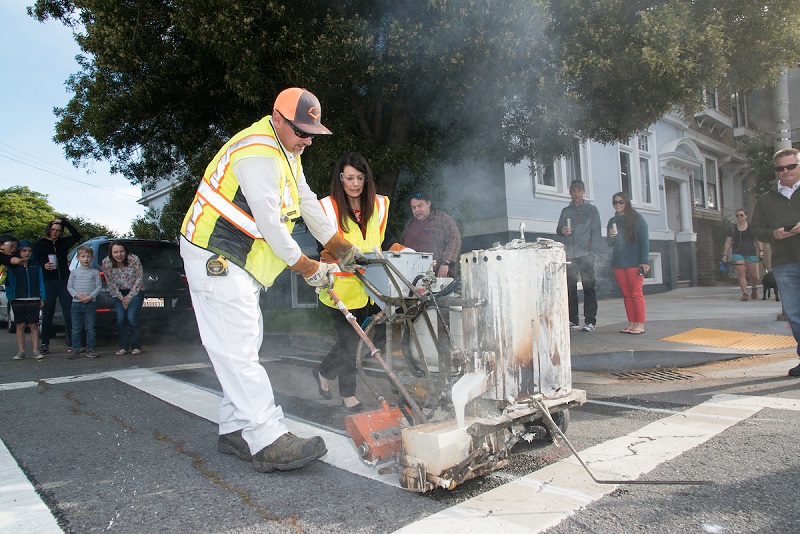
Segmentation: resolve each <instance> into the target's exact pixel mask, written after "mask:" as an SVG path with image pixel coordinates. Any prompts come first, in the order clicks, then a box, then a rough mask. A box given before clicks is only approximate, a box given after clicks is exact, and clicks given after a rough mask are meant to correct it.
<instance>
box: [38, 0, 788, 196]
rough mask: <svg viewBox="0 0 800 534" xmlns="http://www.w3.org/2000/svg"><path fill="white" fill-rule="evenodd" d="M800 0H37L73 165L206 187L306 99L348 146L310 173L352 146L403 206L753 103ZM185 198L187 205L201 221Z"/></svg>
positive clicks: (316, 173) (772, 73) (315, 153)
mask: <svg viewBox="0 0 800 534" xmlns="http://www.w3.org/2000/svg"><path fill="white" fill-rule="evenodd" d="M798 8H800V0H764V1H761V2H753V1H752V0H704V1H703V2H698V1H688V2H687V1H686V0H519V1H516V2H507V1H502V2H501V1H499V0H428V1H426V2H418V1H417V2H415V1H411V0H338V1H335V2H323V1H313V0H309V1H306V2H296V1H294V2H292V1H288V0H273V1H270V2H244V1H241V0H226V1H222V0H148V1H146V2H145V1H143V0H129V1H127V2H119V1H118V0H37V2H36V4H35V6H34V8H32V9H30V10H29V12H30V13H31V14H32V15H34V16H35V17H37V18H38V19H39V20H42V21H43V20H46V19H48V18H54V19H57V20H60V21H62V22H63V23H65V24H68V25H72V26H73V27H74V28H75V30H76V40H77V41H78V43H79V45H80V46H81V49H82V50H83V52H84V54H85V55H84V57H83V58H82V59H81V69H82V70H81V71H80V72H78V73H76V74H75V75H73V76H72V77H70V79H69V80H68V83H67V85H68V88H69V89H70V90H71V91H72V92H73V93H74V96H73V98H72V99H71V100H70V102H69V103H68V105H67V106H66V107H65V108H62V109H59V110H57V115H58V117H59V121H58V124H57V127H56V131H57V134H56V140H57V141H58V142H59V143H61V144H63V145H64V147H65V151H66V153H67V155H68V157H70V158H72V159H74V160H81V159H85V158H90V159H92V158H93V159H106V160H109V161H110V162H111V164H112V170H114V171H118V172H121V173H122V174H123V175H125V176H126V177H127V178H128V179H129V180H131V182H132V183H136V184H144V185H145V186H147V185H148V184H151V183H153V182H155V181H156V180H158V179H161V178H170V179H176V178H177V179H184V180H189V181H194V182H196V180H197V179H198V177H199V176H201V175H202V173H203V170H204V168H205V165H206V163H207V162H208V161H209V160H210V158H211V157H212V155H213V153H214V152H215V151H216V150H217V149H218V147H219V146H221V145H222V144H223V142H224V141H225V140H226V139H227V138H228V137H230V136H231V135H232V134H233V133H235V132H236V131H237V130H239V129H241V128H242V127H244V126H247V125H249V124H250V123H252V122H254V121H255V120H257V119H258V118H260V117H261V116H263V115H266V114H268V113H270V112H271V109H270V108H271V105H272V101H273V99H274V97H275V95H276V94H277V93H278V92H279V90H281V89H283V88H284V87H286V86H289V85H300V86H304V87H308V88H309V89H311V90H312V91H313V92H314V93H315V94H317V96H319V97H320V100H321V102H322V103H323V109H324V120H325V122H326V124H327V125H328V126H329V127H331V129H332V130H333V131H334V133H335V135H334V136H332V137H331V138H317V139H316V140H315V145H316V146H314V147H313V149H312V150H311V151H309V153H308V155H307V156H306V157H304V164H305V166H306V169H307V176H308V177H309V181H310V182H311V183H312V187H314V189H315V190H317V191H320V192H324V191H325V190H326V189H327V184H328V182H329V179H330V178H329V173H330V168H331V166H332V162H333V161H335V160H336V158H337V157H338V156H339V154H341V153H342V152H343V151H346V150H357V151H360V152H362V153H363V154H364V155H365V156H367V158H368V159H369V161H370V164H371V166H372V167H373V170H374V171H375V173H376V174H377V176H378V177H379V190H380V191H381V192H382V193H385V194H389V195H391V194H392V193H393V192H394V191H395V186H396V183H397V178H398V176H399V174H400V173H401V172H405V173H408V174H410V175H412V176H415V177H417V178H418V179H421V180H424V179H425V178H426V177H428V176H430V175H431V174H432V173H434V172H435V169H436V168H437V167H438V166H439V165H442V164H445V163H447V162H448V161H453V160H456V161H458V160H462V159H465V158H470V157H486V158H496V159H497V160H498V161H506V162H510V163H517V162H520V161H522V160H523V159H524V158H529V159H531V160H533V161H549V160H550V159H551V158H553V157H555V156H558V155H561V154H565V153H567V152H568V151H569V147H570V145H571V143H572V141H573V139H575V138H578V139H580V140H587V139H593V140H597V141H601V142H611V141H615V140H623V139H626V138H628V137H629V136H630V135H631V134H633V133H635V132H637V131H639V130H641V129H643V128H645V127H647V126H648V125H650V124H652V123H653V122H654V121H655V120H657V119H658V118H659V117H661V116H662V115H663V114H664V113H665V112H667V111H670V110H672V109H674V108H675V107H677V108H682V109H685V110H687V111H690V112H691V111H693V110H696V109H698V108H699V107H700V106H701V105H702V101H701V90H702V88H703V87H710V86H716V85H718V84H721V83H723V82H724V83H727V84H730V85H732V86H734V87H736V88H737V89H740V90H749V89H754V88H757V87H762V86H765V85H768V84H770V83H771V82H772V81H773V80H774V79H775V78H776V74H777V72H778V69H779V68H780V67H782V66H784V65H791V64H795V63H796V62H798V60H800V46H797V44H798V42H799V41H800V39H798V37H800V25H798V24H796V22H795V18H796V16H795V14H796V13H797V12H798V10H799V9H798ZM190 200H191V198H190V197H185V198H182V199H181V201H182V202H183V203H184V205H187V204H188V202H189V201H190Z"/></svg>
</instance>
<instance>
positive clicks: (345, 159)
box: [331, 152, 377, 232]
mask: <svg viewBox="0 0 800 534" xmlns="http://www.w3.org/2000/svg"><path fill="white" fill-rule="evenodd" d="M348 165H349V166H351V167H353V168H354V169H356V170H357V171H359V172H362V173H364V176H365V177H366V178H365V180H364V189H363V190H362V191H361V196H360V197H359V200H358V202H359V209H360V210H361V224H360V228H361V229H362V232H363V229H364V228H366V226H367V221H369V218H370V217H372V212H373V211H374V210H375V193H376V190H377V188H376V187H375V179H374V178H373V177H372V170H371V169H370V168H369V163H367V160H366V158H364V156H362V155H361V154H358V153H357V152H348V153H346V154H343V155H342V157H340V158H339V161H337V162H336V165H335V166H334V167H333V177H332V178H331V197H333V200H334V201H335V202H336V205H337V206H338V207H339V228H341V229H342V231H343V232H346V231H347V220H348V219H352V220H353V221H356V216H355V214H354V213H353V210H352V209H351V208H350V202H349V201H348V200H347V193H345V192H344V186H343V185H342V172H344V168H345V167H346V166H348Z"/></svg>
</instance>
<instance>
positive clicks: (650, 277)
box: [644, 252, 664, 285]
mask: <svg viewBox="0 0 800 534" xmlns="http://www.w3.org/2000/svg"><path fill="white" fill-rule="evenodd" d="M648 260H649V261H648V263H649V264H650V270H649V271H647V274H646V275H645V276H644V284H645V285H651V284H663V283H664V275H663V272H662V269H661V253H659V252H651V253H650V256H649V258H648Z"/></svg>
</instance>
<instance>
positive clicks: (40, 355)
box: [33, 350, 44, 360]
mask: <svg viewBox="0 0 800 534" xmlns="http://www.w3.org/2000/svg"><path fill="white" fill-rule="evenodd" d="M33 357H34V358H36V359H37V360H43V359H44V354H42V353H41V352H39V351H38V350H37V351H35V352H34V353H33Z"/></svg>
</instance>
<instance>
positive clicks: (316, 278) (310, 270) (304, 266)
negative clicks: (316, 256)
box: [289, 254, 339, 288]
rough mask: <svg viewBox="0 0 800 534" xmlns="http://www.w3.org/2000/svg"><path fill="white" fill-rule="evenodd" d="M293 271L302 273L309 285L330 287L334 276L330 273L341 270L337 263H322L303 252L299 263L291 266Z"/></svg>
mask: <svg viewBox="0 0 800 534" xmlns="http://www.w3.org/2000/svg"><path fill="white" fill-rule="evenodd" d="M289 268H290V269H291V270H293V271H297V272H298V273H300V276H302V277H303V279H304V280H305V281H306V283H307V284H308V285H310V286H311V287H316V288H326V287H329V286H330V284H331V281H332V280H333V277H332V276H331V277H329V276H328V274H329V273H330V274H333V273H335V272H337V271H339V266H338V265H336V264H335V263H321V262H318V261H314V260H312V259H310V258H309V257H308V256H306V255H305V254H303V255H302V256H300V259H299V260H297V263H295V264H294V265H292V266H291V267H289Z"/></svg>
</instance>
